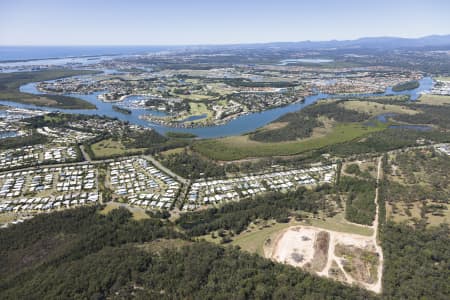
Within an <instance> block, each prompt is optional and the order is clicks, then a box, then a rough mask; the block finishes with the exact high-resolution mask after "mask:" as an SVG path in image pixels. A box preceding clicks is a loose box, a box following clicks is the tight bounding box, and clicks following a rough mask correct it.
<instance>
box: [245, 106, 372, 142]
mask: <svg viewBox="0 0 450 300" xmlns="http://www.w3.org/2000/svg"><path fill="white" fill-rule="evenodd" d="M339 103H340V101H336V102H330V103H320V104H315V105H311V106H308V107H306V108H304V109H302V110H300V111H297V112H293V113H288V114H286V115H283V116H281V117H280V118H278V119H277V120H275V121H274V122H273V123H287V124H286V125H285V126H283V127H281V128H278V129H270V130H268V129H261V130H259V131H256V132H255V133H253V134H251V135H250V139H252V140H255V141H260V142H281V141H292V140H296V139H300V138H306V137H310V136H311V135H312V133H313V129H314V128H316V127H321V126H323V123H322V122H321V121H319V120H318V117H319V116H322V117H326V118H328V119H330V120H334V121H335V122H362V121H365V120H367V119H369V118H370V115H368V114H366V113H361V112H357V111H354V110H349V109H345V108H344V107H342V106H340V105H339Z"/></svg>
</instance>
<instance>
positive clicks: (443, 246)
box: [382, 223, 450, 300]
mask: <svg viewBox="0 0 450 300" xmlns="http://www.w3.org/2000/svg"><path fill="white" fill-rule="evenodd" d="M449 236H450V229H449V227H448V225H442V226H441V227H437V228H432V229H424V228H423V227H421V226H418V227H416V228H413V227H410V226H407V225H402V224H400V225H396V224H394V223H387V224H386V226H385V227H384V233H383V234H382V246H383V251H384V260H385V263H384V265H385V269H384V274H383V289H384V296H385V298H386V299H435V300H438V299H442V300H444V299H449V295H450V280H449V278H450V247H449V245H450V238H449Z"/></svg>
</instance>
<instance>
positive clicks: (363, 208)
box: [339, 176, 376, 225]
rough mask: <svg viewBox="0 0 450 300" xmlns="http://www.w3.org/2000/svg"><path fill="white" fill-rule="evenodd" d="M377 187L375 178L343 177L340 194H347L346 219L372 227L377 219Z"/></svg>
mask: <svg viewBox="0 0 450 300" xmlns="http://www.w3.org/2000/svg"><path fill="white" fill-rule="evenodd" d="M375 187H376V181H375V179H373V178H368V179H361V178H355V177H350V176H341V177H340V180H339V190H340V192H344V193H346V198H347V199H346V206H345V218H346V219H347V220H349V221H351V222H355V223H359V224H364V225H372V222H373V219H374V217H375V208H376V207H375V202H374V200H375Z"/></svg>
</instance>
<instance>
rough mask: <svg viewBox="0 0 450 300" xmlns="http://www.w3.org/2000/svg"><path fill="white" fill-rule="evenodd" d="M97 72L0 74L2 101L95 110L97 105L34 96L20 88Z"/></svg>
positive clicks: (70, 71) (49, 71)
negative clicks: (25, 85) (40, 82)
mask: <svg viewBox="0 0 450 300" xmlns="http://www.w3.org/2000/svg"><path fill="white" fill-rule="evenodd" d="M92 73H96V72H95V71H83V70H45V71H38V72H18V73H2V74H0V99H2V100H8V101H14V102H20V103H25V104H34V105H39V106H49V107H55V108H66V109H94V108H96V107H95V105H93V104H91V103H89V102H87V101H85V100H82V99H78V98H75V97H68V96H63V95H33V94H27V93H22V92H20V90H19V88H20V86H22V85H24V84H26V83H29V82H39V81H45V80H51V79H58V78H63V77H69V76H75V75H83V74H92Z"/></svg>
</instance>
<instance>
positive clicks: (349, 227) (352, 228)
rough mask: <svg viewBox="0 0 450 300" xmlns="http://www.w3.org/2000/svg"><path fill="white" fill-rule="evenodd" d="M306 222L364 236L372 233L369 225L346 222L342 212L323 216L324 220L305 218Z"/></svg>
mask: <svg viewBox="0 0 450 300" xmlns="http://www.w3.org/2000/svg"><path fill="white" fill-rule="evenodd" d="M307 223H308V224H310V225H311V226H315V227H319V228H323V229H327V230H333V231H338V232H346V233H353V234H360V235H365V236H370V235H372V233H373V230H372V229H371V228H369V227H364V226H358V225H355V224H352V223H349V222H347V221H346V220H345V218H344V214H343V213H338V214H337V215H335V216H334V217H332V218H325V219H324V220H323V219H316V218H311V219H308V220H307Z"/></svg>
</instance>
